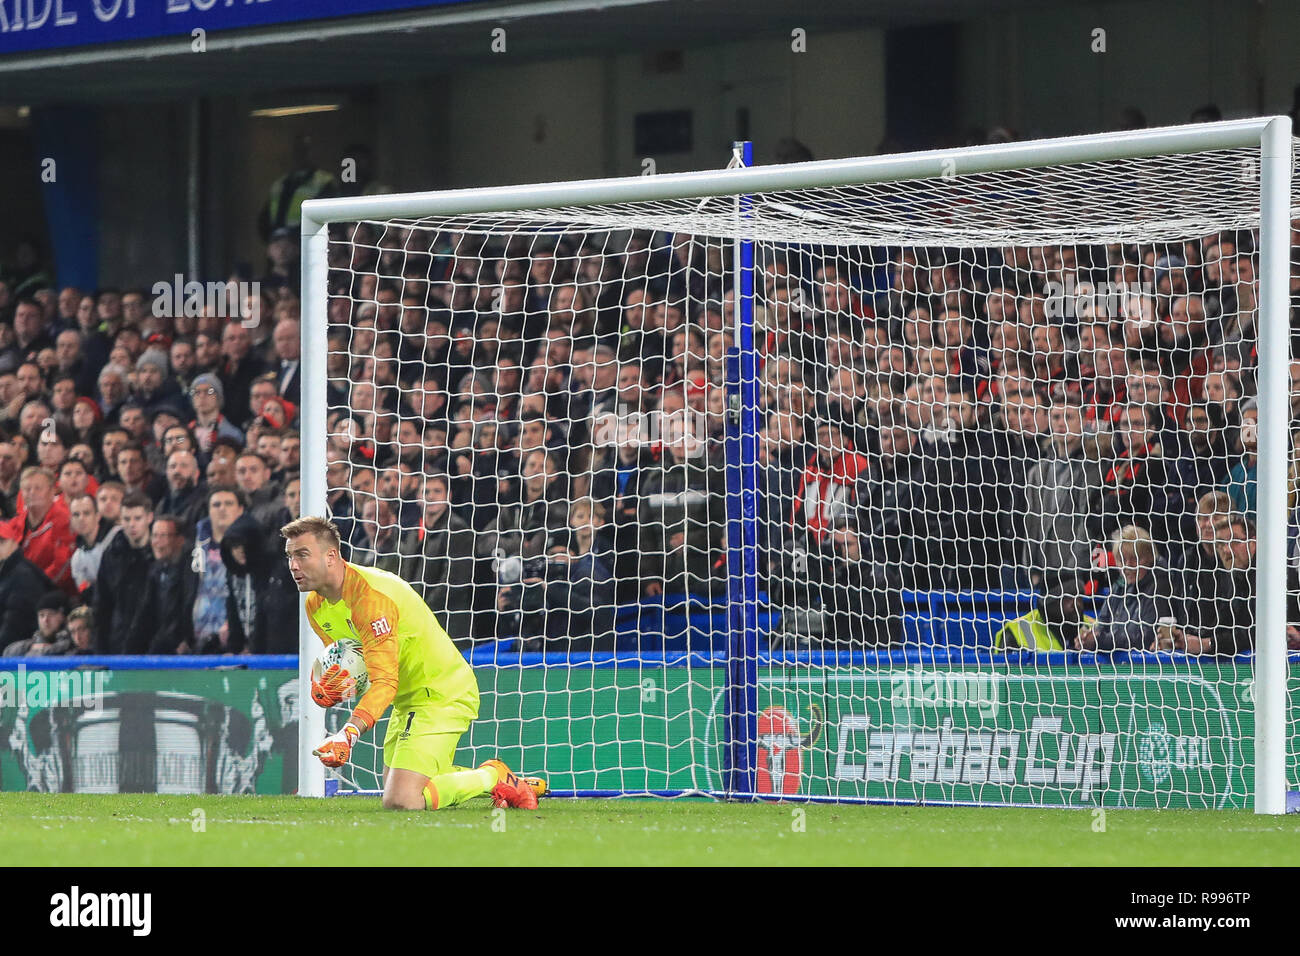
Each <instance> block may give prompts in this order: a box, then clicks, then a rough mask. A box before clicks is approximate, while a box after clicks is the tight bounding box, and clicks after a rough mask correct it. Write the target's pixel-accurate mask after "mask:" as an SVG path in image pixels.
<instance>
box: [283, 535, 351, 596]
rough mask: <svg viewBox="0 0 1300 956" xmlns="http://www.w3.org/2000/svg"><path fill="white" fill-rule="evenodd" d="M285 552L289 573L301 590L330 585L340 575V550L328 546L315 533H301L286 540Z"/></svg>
mask: <svg viewBox="0 0 1300 956" xmlns="http://www.w3.org/2000/svg"><path fill="white" fill-rule="evenodd" d="M284 554H285V557H286V558H287V559H288V561H289V574H290V575H291V576H292V577H293V583H294V584H296V585H297V586H298V590H299V591H300V592H303V593H306V592H308V591H319V590H321V589H322V588H326V587H329V586H330V585H331V584H333V583H334V579H335V578H336V577H338V576H339V575H338V571H339V569H340V566H341V561H340V559H339V554H338V552H337V551H335V550H334V549H333V548H330V547H326V546H325V545H324V544H323V543H322V542H321V541H320V539H319V538H317V537H316V536H315V535H313V534H301V535H298V536H297V537H295V538H290V539H288V540H287V541H285V543H284Z"/></svg>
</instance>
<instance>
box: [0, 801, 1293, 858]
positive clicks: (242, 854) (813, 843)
mask: <svg viewBox="0 0 1300 956" xmlns="http://www.w3.org/2000/svg"><path fill="white" fill-rule="evenodd" d="M195 811H202V813H201V814H198V813H195ZM1103 822H1104V824H1105V829H1104V832H1098V829H1099V828H1100V824H1102V823H1103ZM200 823H201V824H202V827H201V829H200ZM1094 827H1097V828H1098V829H1094ZM1298 831H1300V817H1296V816H1289V817H1257V816H1255V815H1254V814H1252V813H1249V812H1243V811H1185V810H1161V811H1152V810H1110V811H1107V812H1106V815H1105V818H1104V821H1103V820H1102V819H1101V818H1100V817H1097V816H1094V813H1093V812H1090V811H1088V810H1014V809H989V808H938V807H880V806H847V805H840V806H828V805H821V804H818V805H804V804H770V803H763V804H739V803H734V804H728V803H714V802H710V801H704V800H677V801H661V800H559V799H555V800H544V801H543V802H542V805H541V807H540V808H539V809H538V810H537V811H535V812H528V811H518V810H509V811H504V812H503V813H502V814H494V813H493V811H492V807H491V805H490V804H489V803H488V802H487V801H486V800H475V801H472V802H471V803H469V804H466V805H464V806H461V807H455V808H452V809H450V810H444V811H439V812H436V813H414V812H413V813H397V812H387V811H385V810H383V809H382V808H381V807H380V806H379V801H378V799H374V798H354V797H349V798H339V799H329V800H305V799H298V798H295V797H222V796H193V797H187V796H155V795H153V794H135V795H114V796H95V795H86V794H35V793H0V858H3V859H6V860H13V861H18V860H21V861H23V862H24V864H27V865H48V866H95V865H141V866H149V865H169V866H177V865H180V866H185V865H209V866H223V865H240V866H247V865H254V866H258V865H260V866H292V865H295V864H304V865H321V866H333V865H337V863H338V862H339V861H340V860H347V861H348V864H349V865H350V866H392V865H420V864H439V865H452V866H467V865H481V866H491V865H495V864H503V865H504V864H512V863H518V861H519V860H521V859H532V860H536V861H537V862H538V863H539V864H543V865H552V866H554V865H584V864H605V865H610V864H614V865H624V864H626V865H640V864H646V865H649V864H657V865H718V866H725V865H745V864H752V865H773V866H786V865H816V866H828V865H855V866H856V865H875V864H881V865H912V864H916V865H988V864H992V865H1004V866H1005V865H1019V864H1032V865H1049V866H1050V865H1061V864H1068V865H1079V866H1110V865H1125V866H1146V865H1163V866H1202V865H1207V866H1259V865H1290V864H1292V863H1294V861H1295V851H1294V847H1295V839H1296V835H1297V832H1298Z"/></svg>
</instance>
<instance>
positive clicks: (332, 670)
mask: <svg viewBox="0 0 1300 956" xmlns="http://www.w3.org/2000/svg"><path fill="white" fill-rule="evenodd" d="M356 687H357V679H356V678H355V677H353V676H352V675H351V674H349V673H348V672H347V671H345V670H344V669H343V668H341V667H339V665H337V664H331V665H330V667H329V668H328V669H327V670H326V671H325V673H323V674H321V675H320V680H319V681H318V680H316V678H315V677H313V678H312V679H311V699H312V700H314V701H315V702H316V704H317V705H318V706H320V707H333V706H334V705H335V704H337V703H338V702H339V701H341V700H344V699H345V698H347V697H350V696H352V695H353V694H354V693H355V692H356Z"/></svg>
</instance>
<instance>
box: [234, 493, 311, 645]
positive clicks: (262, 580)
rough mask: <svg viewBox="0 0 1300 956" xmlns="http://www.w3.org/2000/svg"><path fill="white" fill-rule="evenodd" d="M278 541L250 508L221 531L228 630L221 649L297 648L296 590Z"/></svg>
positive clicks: (297, 605)
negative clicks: (224, 530) (258, 520)
mask: <svg viewBox="0 0 1300 956" xmlns="http://www.w3.org/2000/svg"><path fill="white" fill-rule="evenodd" d="M277 544H278V542H277V541H276V540H275V539H273V538H272V537H271V536H270V535H269V534H268V533H267V530H266V529H265V528H263V527H262V526H261V525H259V524H258V523H257V521H256V520H254V518H253V516H252V513H251V511H245V512H244V513H243V514H241V515H240V516H239V517H238V518H236V519H235V520H234V522H233V523H232V524H231V525H230V527H229V528H228V529H227V530H226V532H225V534H224V535H223V536H222V540H221V560H222V562H223V563H224V564H225V566H226V621H227V629H228V636H227V639H226V643H225V645H224V646H223V647H222V648H221V652H222V653H235V654H238V653H250V654H293V653H295V652H296V651H297V649H298V629H297V622H298V607H299V604H298V589H297V586H296V585H295V584H294V582H293V578H292V577H290V575H289V568H288V564H287V563H286V562H285V560H284V552H283V551H281V550H280V549H279V548H278V547H276V545H277Z"/></svg>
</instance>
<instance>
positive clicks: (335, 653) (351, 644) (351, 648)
mask: <svg viewBox="0 0 1300 956" xmlns="http://www.w3.org/2000/svg"><path fill="white" fill-rule="evenodd" d="M335 664H337V665H338V666H339V669H340V670H342V671H345V672H346V673H347V675H348V681H347V683H346V684H345V687H344V690H343V699H344V700H352V699H353V698H355V697H361V696H363V695H364V694H365V692H366V691H368V690H369V689H370V671H369V670H368V669H367V668H366V659H365V658H364V657H362V655H361V642H360V641H354V640H352V639H351V638H347V637H345V638H343V639H341V640H337V641H335V642H334V643H333V644H330V645H328V646H326V647H325V648H324V649H322V650H321V652H320V654H319V655H318V656H317V657H316V660H315V662H313V664H312V665H311V676H312V678H313V679H314V680H317V681H319V680H320V679H321V675H323V674H324V673H325V672H326V671H327V670H329V669H330V668H331V667H333V666H334V665H335Z"/></svg>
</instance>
